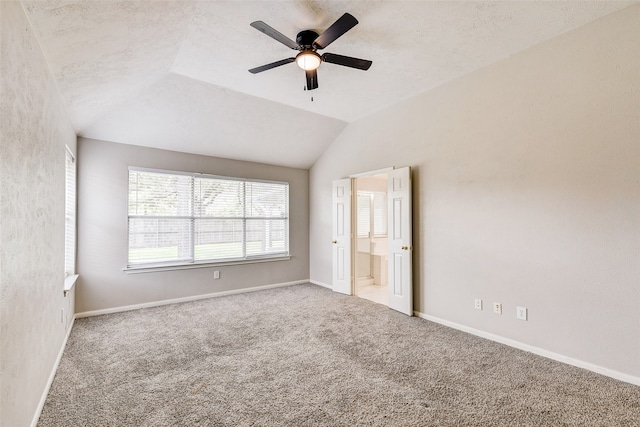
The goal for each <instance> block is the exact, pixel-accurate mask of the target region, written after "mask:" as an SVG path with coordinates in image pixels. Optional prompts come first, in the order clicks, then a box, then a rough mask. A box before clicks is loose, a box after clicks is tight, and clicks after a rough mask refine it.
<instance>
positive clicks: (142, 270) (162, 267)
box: [122, 255, 291, 274]
mask: <svg viewBox="0 0 640 427" xmlns="http://www.w3.org/2000/svg"><path fill="white" fill-rule="evenodd" d="M290 259H291V255H283V256H277V257H268V258H254V259H243V260H238V261H221V262H202V263H188V264H170V265H153V266H144V267H142V266H141V267H125V268H123V269H122V271H124V272H125V273H126V274H139V273H155V272H158V271H172V270H191V269H193V268H210V267H225V266H229V265H242V264H258V263H262V262H273V261H287V260H290Z"/></svg>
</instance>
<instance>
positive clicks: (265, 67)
mask: <svg viewBox="0 0 640 427" xmlns="http://www.w3.org/2000/svg"><path fill="white" fill-rule="evenodd" d="M295 60H296V58H287V59H283V60H281V61H276V62H272V63H271V64H267V65H263V66H262V67H256V68H252V69H250V70H249V72H250V73H251V74H258V73H261V72H263V71H267V70H270V69H272V68H276V67H279V66H281V65H285V64H289V63H291V62H293V61H295Z"/></svg>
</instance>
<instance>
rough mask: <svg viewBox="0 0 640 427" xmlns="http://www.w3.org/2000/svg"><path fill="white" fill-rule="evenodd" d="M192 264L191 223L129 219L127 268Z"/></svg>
mask: <svg viewBox="0 0 640 427" xmlns="http://www.w3.org/2000/svg"><path fill="white" fill-rule="evenodd" d="M185 260H186V261H190V260H191V220H190V219H162V218H129V264H146V263H157V262H169V261H185Z"/></svg>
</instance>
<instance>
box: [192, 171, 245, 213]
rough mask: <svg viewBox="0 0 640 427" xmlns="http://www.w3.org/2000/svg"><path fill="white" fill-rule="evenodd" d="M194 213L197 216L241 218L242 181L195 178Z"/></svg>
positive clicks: (242, 200)
mask: <svg viewBox="0 0 640 427" xmlns="http://www.w3.org/2000/svg"><path fill="white" fill-rule="evenodd" d="M194 185H195V187H194V193H195V194H194V199H195V206H196V208H195V215H196V216H199V217H216V218H229V217H237V218H242V216H243V215H244V208H243V203H244V182H243V181H230V180H225V179H213V178H195V183H194Z"/></svg>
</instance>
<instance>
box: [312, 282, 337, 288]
mask: <svg viewBox="0 0 640 427" xmlns="http://www.w3.org/2000/svg"><path fill="white" fill-rule="evenodd" d="M309 282H310V283H312V284H314V285H318V286H322V287H323V288H327V289H333V286H331V285H327V284H326V283H322V282H318V281H317V280H309Z"/></svg>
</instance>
